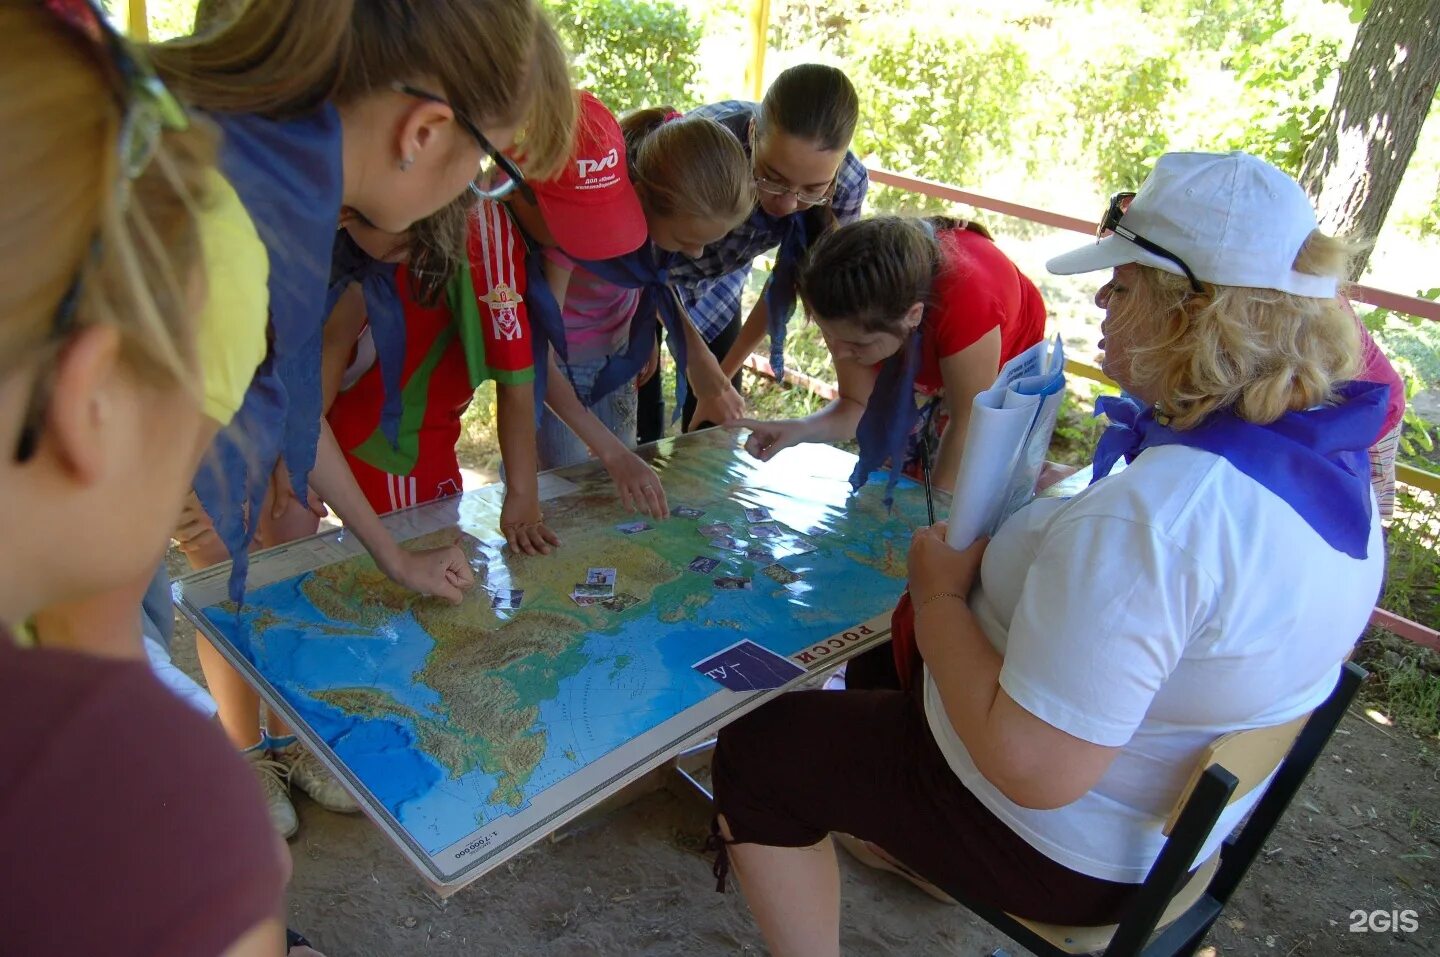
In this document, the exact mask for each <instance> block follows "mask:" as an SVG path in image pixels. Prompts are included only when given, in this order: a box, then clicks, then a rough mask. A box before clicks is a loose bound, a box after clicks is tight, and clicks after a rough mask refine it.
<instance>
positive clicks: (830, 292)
mask: <svg viewBox="0 0 1440 957" xmlns="http://www.w3.org/2000/svg"><path fill="white" fill-rule="evenodd" d="M950 229H968V230H970V231H971V232H976V233H979V234H980V235H982V236H984V237H985V238H986V239H989V238H991V236H990V233H989V231H988V230H987V229H986V228H985V227H984V226H982V225H980V224H979V223H973V222H969V221H967V220H959V219H952V218H950V217H947V216H932V217H929V218H927V219H911V218H906V217H902V216H875V217H872V218H870V219H862V220H859V221H858V222H853V223H850V224H848V225H845V226H841V227H840V228H838V229H834V230H831V231H830V232H828V233H826V234H825V235H823V236H821V237H820V238H819V239H818V240H816V242H815V244H814V246H812V247H811V249H810V254H809V256H808V257H806V260H805V264H804V265H803V266H802V267H801V269H800V280H799V288H800V299H801V301H802V302H804V303H805V308H806V309H807V310H808V311H809V313H810V315H811V316H813V317H814V318H816V319H820V320H826V319H830V320H835V319H843V320H847V321H849V322H853V323H855V324H856V325H858V326H859V327H860V328H861V329H863V330H864V331H866V332H888V333H890V334H892V335H903V333H904V330H903V329H902V328H901V320H902V319H903V318H904V316H905V313H906V312H908V311H909V309H910V307H911V306H913V305H914V304H915V303H917V302H923V303H927V304H928V303H929V302H930V291H931V289H932V288H933V287H934V284H935V279H936V277H937V276H938V275H939V274H940V270H941V269H942V268H943V261H942V259H941V255H940V243H939V240H937V239H936V235H937V233H939V232H940V231H941V230H950Z"/></svg>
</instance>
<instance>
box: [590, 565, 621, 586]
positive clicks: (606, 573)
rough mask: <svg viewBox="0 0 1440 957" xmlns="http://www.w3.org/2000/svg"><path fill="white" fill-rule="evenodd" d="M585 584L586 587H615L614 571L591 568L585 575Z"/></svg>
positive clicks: (611, 569)
mask: <svg viewBox="0 0 1440 957" xmlns="http://www.w3.org/2000/svg"><path fill="white" fill-rule="evenodd" d="M585 584H587V585H608V586H609V587H611V588H614V587H615V569H613V568H592V569H590V570H589V571H588V572H586V573H585Z"/></svg>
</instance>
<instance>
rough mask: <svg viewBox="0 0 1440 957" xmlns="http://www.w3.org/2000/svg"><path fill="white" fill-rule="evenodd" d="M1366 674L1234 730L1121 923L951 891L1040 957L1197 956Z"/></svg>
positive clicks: (1358, 672)
mask: <svg viewBox="0 0 1440 957" xmlns="http://www.w3.org/2000/svg"><path fill="white" fill-rule="evenodd" d="M1365 674H1366V673H1365V671H1364V669H1362V668H1360V667H1359V666H1358V665H1356V664H1353V663H1351V662H1346V663H1345V666H1344V668H1343V670H1342V671H1341V673H1340V680H1339V681H1338V682H1337V683H1336V685H1335V690H1334V691H1332V692H1331V693H1330V697H1329V698H1327V699H1326V700H1325V703H1324V704H1322V705H1321V706H1320V707H1318V708H1316V709H1315V711H1313V712H1312V713H1311V714H1310V715H1308V716H1306V717H1301V718H1297V719H1296V720H1294V721H1292V722H1290V723H1289V724H1284V725H1279V726H1277V727H1271V728H1255V729H1252V730H1249V731H1238V732H1235V733H1233V734H1227V735H1224V736H1223V737H1221V738H1219V739H1217V740H1216V741H1215V742H1214V743H1213V744H1212V745H1211V746H1210V747H1209V748H1208V749H1206V752H1205V754H1204V755H1203V756H1202V757H1201V760H1200V761H1199V762H1198V764H1197V766H1196V769H1195V772H1194V774H1193V775H1192V776H1191V780H1190V783H1189V784H1188V785H1187V786H1186V787H1185V789H1184V790H1183V791H1182V792H1181V794H1180V797H1179V799H1178V800H1177V801H1176V802H1175V807H1174V809H1173V810H1172V811H1171V814H1170V819H1169V820H1168V821H1167V822H1166V825H1165V833H1166V836H1167V837H1166V841H1165V846H1164V848H1163V849H1162V850H1161V852H1160V856H1159V857H1158V858H1157V859H1156V861H1155V864H1154V866H1152V867H1151V868H1150V873H1149V875H1148V876H1147V877H1146V878H1145V883H1144V884H1143V885H1141V888H1140V892H1139V894H1138V895H1137V896H1136V898H1135V901H1134V902H1133V903H1132V904H1131V905H1130V907H1129V909H1128V910H1127V911H1126V913H1125V916H1124V918H1123V919H1122V920H1121V921H1120V923H1118V924H1111V925H1108V926H1104V927H1064V926H1061V925H1057V924H1044V923H1040V922H1038V921H1032V920H1025V919H1023V918H1019V917H1015V916H1013V915H1011V914H1008V913H1005V912H1004V911H1000V910H996V909H994V908H990V907H985V906H977V905H973V904H970V903H968V902H966V901H965V900H964V898H963V897H961V896H959V895H956V894H954V893H953V892H950V893H951V896H952V897H955V899H956V900H958V901H960V902H961V903H963V904H965V906H967V907H969V908H970V909H971V910H972V911H974V912H975V913H976V914H977V915H979V916H980V917H982V918H984V919H985V920H986V921H988V922H989V923H990V924H992V925H993V926H994V927H996V928H997V929H999V930H1001V931H1003V932H1004V933H1005V934H1006V935H1007V936H1009V937H1010V938H1011V939H1012V940H1014V941H1015V942H1016V943H1018V944H1021V945H1022V946H1024V947H1025V948H1027V949H1028V950H1030V951H1032V952H1034V953H1035V954H1038V955H1041V957H1062V955H1068V954H1096V953H1103V954H1104V955H1105V957H1131V955H1143V957H1161V955H1164V957H1171V955H1174V957H1182V955H1190V954H1194V953H1195V951H1196V949H1197V948H1199V946H1200V941H1201V940H1203V939H1204V937H1205V935H1206V933H1208V932H1209V930H1210V927H1211V925H1213V924H1214V923H1215V921H1216V919H1217V918H1218V917H1219V916H1220V912H1221V911H1222V910H1224V909H1225V905H1226V904H1228V903H1229V902H1230V897H1231V895H1232V894H1234V893H1235V889H1236V888H1237V887H1239V886H1240V881H1241V880H1243V879H1244V877H1245V873H1246V872H1247V871H1248V870H1249V869H1250V865H1251V864H1252V863H1254V861H1255V857H1256V855H1258V854H1259V853H1260V849H1261V847H1263V846H1264V844H1265V841H1266V839H1267V838H1269V836H1270V832H1271V831H1273V830H1274V829H1275V825H1276V824H1279V823H1280V818H1281V816H1282V815H1283V814H1284V813H1285V810H1286V808H1288V807H1289V806H1290V802H1291V800H1293V799H1294V797H1295V794H1296V792H1298V791H1299V790H1300V785H1301V784H1303V783H1304V781H1305V778H1306V776H1307V775H1308V774H1309V773H1310V769H1311V768H1312V767H1314V766H1315V762H1316V761H1317V760H1319V758H1320V752H1321V751H1322V750H1323V749H1324V747H1325V744H1326V742H1327V741H1329V740H1330V737H1331V735H1333V734H1334V733H1335V728H1336V727H1337V726H1338V725H1339V724H1340V719H1341V718H1343V717H1344V716H1345V711H1346V709H1347V708H1348V707H1349V706H1350V702H1351V701H1352V700H1353V699H1354V697H1355V692H1356V691H1357V690H1358V689H1359V687H1360V682H1361V681H1363V680H1364V679H1365ZM1277 764H1278V770H1277ZM1272 770H1274V771H1275V776H1274V778H1272V779H1271V781H1270V784H1269V786H1268V787H1267V788H1266V789H1265V793H1264V794H1263V795H1262V796H1261V798H1260V800H1259V802H1258V803H1256V805H1255V807H1254V809H1253V810H1252V811H1251V813H1250V817H1249V818H1248V819H1247V820H1246V822H1245V824H1244V826H1243V827H1241V828H1240V829H1239V830H1238V831H1236V832H1235V833H1234V834H1232V835H1230V836H1229V837H1228V838H1226V839H1225V843H1224V844H1223V845H1222V846H1221V848H1220V850H1219V851H1218V852H1217V853H1216V854H1215V855H1213V856H1212V857H1211V858H1210V859H1209V860H1207V861H1206V862H1204V863H1203V864H1201V865H1200V866H1199V867H1198V868H1196V870H1195V872H1194V875H1193V876H1191V874H1190V872H1189V871H1190V864H1191V862H1192V861H1194V860H1195V857H1196V855H1197V854H1198V853H1199V852H1200V849H1201V848H1202V847H1203V846H1204V844H1205V841H1206V839H1207V838H1208V837H1209V835H1210V832H1211V831H1212V830H1213V829H1214V827H1215V822H1216V821H1218V820H1219V818H1220V814H1221V812H1222V811H1224V810H1225V807H1226V806H1227V805H1228V804H1230V803H1231V802H1232V801H1236V800H1238V799H1240V798H1241V797H1243V796H1244V795H1246V794H1248V793H1250V791H1252V790H1254V789H1255V788H1256V787H1258V786H1259V785H1260V784H1261V783H1263V782H1264V780H1265V778H1266V777H1267V776H1268V775H1269V774H1270V772H1271V771H1272ZM943 889H944V890H946V891H947V892H949V888H943ZM1157 930H1158V931H1159V933H1158V934H1157V933H1156V931H1157ZM1152 938H1153V939H1152ZM997 955H1002V957H1003V955H1005V952H1004V951H1003V950H997V951H994V952H993V953H992V954H991V957H997Z"/></svg>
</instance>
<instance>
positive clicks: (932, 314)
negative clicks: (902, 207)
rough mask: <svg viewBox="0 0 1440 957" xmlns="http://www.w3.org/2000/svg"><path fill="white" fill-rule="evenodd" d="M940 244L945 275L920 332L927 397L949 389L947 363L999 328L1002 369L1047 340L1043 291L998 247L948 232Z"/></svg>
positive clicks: (922, 386)
mask: <svg viewBox="0 0 1440 957" xmlns="http://www.w3.org/2000/svg"><path fill="white" fill-rule="evenodd" d="M938 238H939V241H940V274H939V275H938V276H936V277H935V285H934V288H933V290H932V291H931V296H930V308H929V309H927V310H926V311H925V321H924V322H923V323H922V324H921V327H920V329H921V337H922V338H921V343H922V345H921V354H920V371H919V373H918V374H917V375H916V377H915V387H916V388H917V389H918V390H920V391H922V392H935V391H938V390H939V389H941V388H943V387H944V385H945V382H944V379H943V378H942V377H941V375H940V360H941V359H943V358H945V357H946V356H953V355H954V354H955V353H957V352H960V351H962V350H964V349H967V348H969V347H970V346H973V345H974V344H975V343H976V342H979V341H980V339H981V338H982V337H983V336H984V335H985V334H986V333H987V332H989V331H990V330H991V329H994V328H995V327H996V326H999V327H1000V366H1003V365H1004V364H1005V363H1007V362H1009V361H1010V360H1011V359H1013V358H1015V357H1016V356H1018V355H1019V354H1020V353H1022V352H1024V351H1025V350H1026V349H1028V348H1030V347H1031V346H1033V345H1034V344H1035V343H1037V342H1039V341H1040V340H1041V339H1042V338H1043V337H1044V335H1045V302H1044V300H1042V299H1041V298H1040V290H1038V289H1036V288H1035V284H1034V283H1032V282H1031V281H1030V280H1029V279H1028V278H1026V277H1025V275H1024V274H1023V273H1021V272H1020V270H1019V269H1018V268H1016V266H1015V264H1014V263H1012V262H1011V261H1010V259H1009V258H1008V257H1007V256H1006V255H1005V254H1004V253H1003V252H1001V251H1000V248H999V247H998V246H996V245H995V244H994V243H993V242H991V241H990V240H988V239H986V238H985V237H984V236H981V235H980V234H979V233H976V232H972V231H970V230H968V229H947V230H943V231H941V232H940V234H939V236H938ZM1000 366H996V367H995V371H996V372H999V371H1000Z"/></svg>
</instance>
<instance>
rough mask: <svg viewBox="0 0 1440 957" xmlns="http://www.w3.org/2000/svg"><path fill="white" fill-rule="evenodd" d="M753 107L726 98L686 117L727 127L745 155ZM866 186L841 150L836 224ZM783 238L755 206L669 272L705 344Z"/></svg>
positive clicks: (859, 166) (855, 163)
mask: <svg viewBox="0 0 1440 957" xmlns="http://www.w3.org/2000/svg"><path fill="white" fill-rule="evenodd" d="M759 108H760V107H759V104H758V103H749V102H745V101H743V100H726V101H725V102H723V103H712V104H710V105H709V106H702V107H699V108H698V109H695V110H693V111H691V112H690V113H689V114H688V115H689V116H706V117H709V118H710V119H712V120H715V121H716V122H718V123H719V124H720V125H721V126H724V127H726V128H727V129H729V130H730V132H732V133H734V134H735V136H736V137H737V138H739V140H740V145H741V146H742V147H744V149H745V155H746V156H749V155H750V137H749V128H750V121H751V120H752V119H754V118H755V116H756V115H757V114H758V112H759ZM869 185H870V180H869V177H868V176H867V174H866V173H865V165H864V164H863V163H861V162H860V160H859V159H857V158H856V157H855V154H854V153H850V152H846V154H845V159H844V161H843V162H841V164H840V169H839V171H838V172H837V173H836V174H835V195H834V198H833V199H831V200H830V208H831V209H832V210H833V211H834V213H835V218H836V219H837V220H839V221H840V222H841V223H849V222H854V221H855V220H857V219H859V218H860V207H861V206H862V205H863V204H864V202H865V190H866V188H867V187H868V186H869ZM790 215H792V216H799V215H801V214H800V213H798V212H796V213H791V214H790ZM784 235H785V227H784V224H783V221H782V220H779V219H776V218H775V217H773V216H770V215H769V214H768V213H766V212H765V210H764V209H762V208H761V207H760V206H759V205H758V204H757V205H756V207H755V211H754V212H752V213H751V214H750V218H749V219H747V220H745V222H743V223H741V224H740V225H739V226H736V227H735V228H734V229H732V230H730V232H729V234H728V235H726V236H725V238H724V239H721V240H720V241H719V242H717V243H712V244H710V245H709V246H707V247H705V253H704V254H703V255H702V256H700V258H698V259H685V260H684V261H683V262H681V263H680V265H678V266H675V267H673V268H672V269H671V270H670V276H671V277H672V279H673V280H674V281H675V283H676V285H677V287H678V288H679V291H680V298H681V299H682V300H683V301H684V303H685V307H686V308H687V309H688V310H689V311H690V319H691V321H693V322H694V323H695V328H696V329H698V330H700V333H701V335H703V336H704V337H705V341H707V342H709V341H711V340H713V339H714V338H715V337H716V336H717V335H719V334H720V331H721V330H722V329H724V328H725V326H726V325H728V324H729V322H730V320H731V318H732V317H734V316H735V314H736V313H737V312H739V310H740V297H741V295H742V293H744V291H745V284H746V283H747V282H748V281H749V279H750V267H751V265H752V264H753V263H754V261H755V257H756V256H758V255H760V254H761V253H763V252H765V251H766V250H769V249H773V248H775V247H776V246H778V245H780V240H781V238H782V237H783V236H784Z"/></svg>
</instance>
